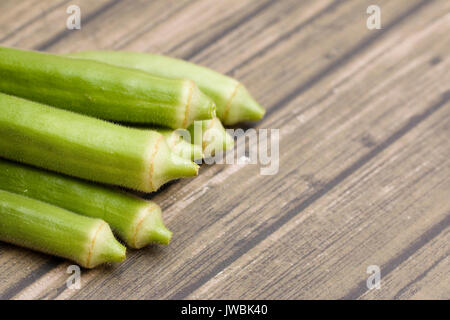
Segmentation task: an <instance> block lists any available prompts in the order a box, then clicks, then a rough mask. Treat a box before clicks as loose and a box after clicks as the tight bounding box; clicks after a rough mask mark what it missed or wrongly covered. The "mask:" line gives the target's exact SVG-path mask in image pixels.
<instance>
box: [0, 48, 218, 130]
mask: <svg viewBox="0 0 450 320" xmlns="http://www.w3.org/2000/svg"><path fill="white" fill-rule="evenodd" d="M0 91H1V92H4V93H7V94H11V95H15V96H19V97H22V98H25V99H29V100H34V101H37V102H40V103H44V104H48V105H51V106H54V107H58V108H64V109H67V110H71V111H75V112H78V113H83V114H87V115H91V116H95V117H98V118H101V119H106V120H115V121H122V122H135V123H151V124H155V125H161V126H166V127H170V128H174V129H176V128H187V127H188V126H189V125H190V124H191V123H193V121H194V120H207V119H211V118H213V117H214V116H215V105H214V102H213V101H212V100H211V99H209V98H208V97H207V96H206V95H204V94H203V93H202V92H201V91H200V90H199V89H198V87H197V86H196V85H195V83H194V82H193V81H191V80H182V79H180V80H175V79H167V78H160V77H156V76H152V75H150V74H148V73H146V72H141V71H138V70H133V69H129V68H122V67H118V66H113V65H110V64H106V63H101V62H98V61H90V60H86V59H75V58H69V57H64V56H58V55H53V54H46V53H40V52H33V51H24V50H18V49H11V48H2V47H0Z"/></svg>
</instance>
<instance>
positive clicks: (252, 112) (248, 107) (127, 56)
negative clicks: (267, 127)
mask: <svg viewBox="0 0 450 320" xmlns="http://www.w3.org/2000/svg"><path fill="white" fill-rule="evenodd" d="M71 56H73V57H77V58H85V59H92V60H97V61H102V62H106V63H110V64H113V65H118V66H123V67H128V68H134V69H138V70H142V71H146V72H148V73H150V74H153V75H155V76H160V77H166V78H172V79H183V78H186V79H191V80H194V82H195V83H196V84H197V85H198V86H199V88H200V89H201V90H202V91H203V92H204V93H206V94H207V95H208V96H209V97H210V98H212V99H213V100H214V102H215V103H216V108H217V110H216V111H217V117H219V118H220V120H222V122H223V123H224V124H225V125H233V124H236V123H238V122H242V121H257V120H260V119H261V118H262V117H263V116H264V113H265V111H264V109H263V108H262V107H261V106H260V105H259V104H258V103H257V102H256V101H255V100H254V99H253V98H252V96H251V95H250V93H249V92H248V91H247V89H246V88H245V87H244V86H243V85H242V83H240V82H238V81H236V80H235V79H233V78H231V77H228V76H225V75H222V74H220V73H218V72H216V71H213V70H211V69H209V68H205V67H202V66H198V65H195V64H192V63H189V62H187V61H183V60H180V59H174V58H170V57H165V56H160V55H154V54H146V53H136V52H120V51H119V52H118V51H84V52H78V53H74V54H71Z"/></svg>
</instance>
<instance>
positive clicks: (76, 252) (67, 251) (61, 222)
mask: <svg viewBox="0 0 450 320" xmlns="http://www.w3.org/2000/svg"><path fill="white" fill-rule="evenodd" d="M0 240H2V241H5V242H9V243H13V244H16V245H20V246H23V247H27V248H31V249H34V250H37V251H41V252H45V253H49V254H52V255H56V256H60V257H64V258H67V259H70V260H73V261H75V262H76V263H78V264H79V265H81V266H83V267H86V268H93V267H95V266H97V265H99V264H102V263H105V262H119V261H123V260H124V259H125V247H124V246H122V245H121V244H120V243H119V242H118V241H117V240H116V239H115V238H114V236H113V234H112V232H111V229H110V228H109V226H108V224H107V223H106V222H105V221H103V220H101V219H93V218H88V217H83V216H81V215H78V214H75V213H73V212H70V211H67V210H65V209H62V208H59V207H56V206H52V205H50V204H47V203H44V202H41V201H38V200H35V199H31V198H27V197H24V196H21V195H18V194H14V193H10V192H7V191H3V190H0Z"/></svg>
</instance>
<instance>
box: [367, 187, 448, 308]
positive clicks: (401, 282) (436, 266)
mask: <svg viewBox="0 0 450 320" xmlns="http://www.w3.org/2000/svg"><path fill="white" fill-rule="evenodd" d="M418 187H421V186H418ZM423 214H424V215H428V210H426V211H424V212H423ZM447 215H450V212H447ZM449 231H450V227H449V226H448V225H447V228H446V229H445V230H443V231H442V232H441V233H440V234H439V235H438V236H436V237H435V238H433V239H429V241H428V243H427V244H426V245H424V246H423V247H421V248H420V249H419V250H417V251H416V252H414V253H413V254H412V255H411V256H410V257H409V258H408V259H407V260H406V261H405V262H404V263H402V264H400V265H399V266H398V267H396V268H395V269H394V270H393V271H392V272H390V273H389V274H388V275H387V276H382V283H381V288H382V290H370V291H367V292H366V293H365V294H363V295H362V296H361V297H360V298H361V299H446V300H448V299H449V297H450V279H449V277H448V275H449V274H450V252H449V248H448V244H449V243H450V232H449Z"/></svg>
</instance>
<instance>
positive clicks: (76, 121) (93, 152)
mask: <svg viewBox="0 0 450 320" xmlns="http://www.w3.org/2000/svg"><path fill="white" fill-rule="evenodd" d="M0 156H2V157H4V158H7V159H11V160H17V161H19V162H23V163H28V164H31V165H35V166H38V167H42V168H46V169H50V170H53V171H57V172H61V173H65V174H68V175H71V176H76V177H79V178H84V179H87V180H91V181H97V182H103V183H109V184H116V185H120V186H124V187H128V188H132V189H136V190H140V191H144V192H151V191H155V190H157V189H158V188H159V187H160V186H161V185H162V184H164V183H165V182H167V181H169V180H172V179H176V178H180V177H189V176H194V175H196V174H197V171H198V166H197V165H196V164H195V163H193V162H191V161H189V160H186V159H183V158H181V157H179V156H177V155H175V154H174V153H172V152H171V151H170V149H169V147H168V146H167V143H166V142H165V139H164V137H163V136H162V135H161V134H159V133H157V132H154V131H150V130H139V129H133V128H126V127H122V126H120V125H116V124H113V123H109V122H107V121H103V120H98V119H95V118H91V117H88V116H84V115H81V114H77V113H73V112H70V111H66V110H60V109H56V108H53V107H49V106H46V105H42V104H39V103H36V102H32V101H28V100H24V99H21V98H17V97H13V96H8V95H5V94H0Z"/></svg>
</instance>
